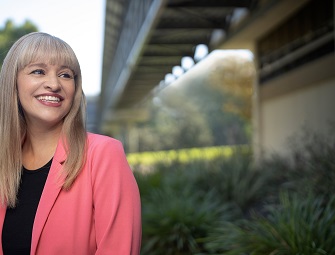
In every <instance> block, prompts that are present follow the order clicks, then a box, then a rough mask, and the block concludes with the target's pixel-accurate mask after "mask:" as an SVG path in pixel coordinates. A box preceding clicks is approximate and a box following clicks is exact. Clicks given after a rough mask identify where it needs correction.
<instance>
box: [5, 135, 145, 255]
mask: <svg viewBox="0 0 335 255" xmlns="http://www.w3.org/2000/svg"><path fill="white" fill-rule="evenodd" d="M65 158H66V154H65V150H64V148H63V146H62V144H61V143H59V144H58V147H57V150H56V153H55V155H54V159H53V162H52V165H51V168H50V172H49V175H48V178H47V181H46V184H45V187H44V190H43V193H42V196H41V200H40V202H39V205H38V208H37V212H36V216H35V222H34V227H33V232H32V243H31V254H33V255H35V254H36V255H60V254H61V255H93V254H96V255H98V254H101V255H102V254H113V255H128V254H131V255H135V254H136V255H138V254H139V253H140V245H141V206H140V196H139V191H138V187H137V184H136V181H135V178H134V176H133V173H132V172H131V170H130V168H129V165H128V163H127V160H126V157H125V154H124V151H123V147H122V145H121V143H120V142H119V141H117V140H115V139H113V138H110V137H106V136H101V135H96V134H90V133H89V134H88V151H87V160H86V163H85V166H84V168H83V169H82V171H81V172H80V174H79V175H78V177H77V179H76V180H75V182H74V183H73V186H72V188H71V189H70V190H69V191H65V190H62V189H61V183H62V182H61V181H60V179H59V172H60V170H61V169H62V164H63V163H64V161H65ZM5 213H6V208H5V207H3V206H1V207H0V227H1V228H0V229H2V226H3V221H4V217H5ZM1 232H2V231H1ZM1 232H0V235H1ZM1 239H2V238H0V242H1ZM0 250H1V252H0V254H1V255H2V244H1V246H0Z"/></svg>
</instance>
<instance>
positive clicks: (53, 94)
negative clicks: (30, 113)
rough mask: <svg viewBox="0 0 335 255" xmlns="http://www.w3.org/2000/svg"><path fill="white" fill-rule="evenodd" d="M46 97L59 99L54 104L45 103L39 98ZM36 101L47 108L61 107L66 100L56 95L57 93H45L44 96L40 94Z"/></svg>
mask: <svg viewBox="0 0 335 255" xmlns="http://www.w3.org/2000/svg"><path fill="white" fill-rule="evenodd" d="M42 96H43V97H45V96H51V97H56V98H59V101H58V102H52V101H44V100H39V99H38V98H39V97H42ZM35 98H36V100H37V101H38V102H39V103H41V104H43V105H45V106H52V107H59V106H61V105H62V101H63V100H64V98H63V97H62V96H60V95H59V94H55V93H44V94H39V95H37V96H35Z"/></svg>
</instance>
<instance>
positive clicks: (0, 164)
mask: <svg viewBox="0 0 335 255" xmlns="http://www.w3.org/2000/svg"><path fill="white" fill-rule="evenodd" d="M40 59H45V60H48V61H49V62H50V63H51V64H53V63H61V64H62V65H66V66H68V67H69V68H70V69H72V70H73V72H74V74H75V86H76V90H75V95H74V100H73V104H72V107H71V109H70V111H69V113H68V114H67V115H66V117H65V118H64V123H63V127H62V136H63V137H64V141H63V145H64V146H65V148H66V152H67V158H66V161H65V163H64V169H63V171H64V172H63V174H65V176H66V178H65V182H64V184H63V188H64V189H69V188H70V187H71V185H72V183H73V182H74V180H75V178H76V177H77V175H78V174H79V172H80V169H81V168H82V166H83V164H84V163H85V160H86V158H85V157H86V156H85V155H86V154H85V151H86V130H85V124H84V123H85V120H84V116H85V115H84V113H85V96H84V93H83V91H82V84H81V83H82V78H81V70H80V65H79V62H78V59H77V57H76V55H75V53H74V52H73V50H72V48H71V47H70V46H69V45H68V44H67V43H65V42H64V41H63V40H61V39H59V38H57V37H54V36H51V35H49V34H46V33H41V32H33V33H30V34H27V35H25V36H23V37H21V38H20V39H19V40H18V41H16V42H15V43H14V45H13V46H12V47H11V49H10V50H9V52H8V54H7V56H6V58H5V60H4V63H3V66H2V69H1V72H0V144H1V150H2V151H1V153H0V202H1V204H3V205H7V206H8V207H15V205H16V199H17V192H18V189H19V184H20V180H21V172H22V141H23V139H24V136H25V134H26V129H27V126H26V122H25V119H24V115H23V112H22V110H21V109H20V102H19V99H18V92H17V74H18V72H19V71H20V70H22V69H23V68H24V67H25V66H27V65H28V64H30V63H32V62H34V61H35V60H40Z"/></svg>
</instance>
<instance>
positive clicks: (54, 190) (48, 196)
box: [0, 139, 66, 255]
mask: <svg viewBox="0 0 335 255" xmlns="http://www.w3.org/2000/svg"><path fill="white" fill-rule="evenodd" d="M61 140H62V139H60V141H59V142H58V146H57V149H56V153H55V155H54V158H53V161H52V164H51V167H50V171H49V174H48V178H47V180H46V183H45V186H44V189H43V192H42V196H41V199H40V202H39V204H38V208H37V211H36V215H35V221H34V226H33V232H32V240H31V254H35V253H36V250H37V246H38V242H39V239H40V236H41V233H42V231H43V228H44V225H45V223H46V221H47V219H48V216H49V213H50V211H51V209H52V207H53V205H54V203H55V201H56V199H57V197H58V195H59V192H60V191H61V189H62V185H63V183H64V176H63V175H61V170H62V165H63V163H64V161H65V159H66V153H65V149H64V147H63V145H62V142H61ZM0 217H1V212H0ZM0 255H1V254H0Z"/></svg>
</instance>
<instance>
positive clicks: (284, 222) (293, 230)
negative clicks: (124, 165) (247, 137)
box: [206, 194, 335, 255]
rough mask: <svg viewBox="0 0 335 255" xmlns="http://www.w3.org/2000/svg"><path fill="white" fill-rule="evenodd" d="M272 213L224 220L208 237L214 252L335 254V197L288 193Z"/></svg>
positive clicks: (258, 254) (279, 254) (302, 254)
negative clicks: (228, 221)
mask: <svg viewBox="0 0 335 255" xmlns="http://www.w3.org/2000/svg"><path fill="white" fill-rule="evenodd" d="M280 201H281V203H280V205H279V206H270V207H269V208H268V215H267V216H266V217H265V216H260V215H255V216H254V218H253V219H252V220H248V221H246V220H242V221H240V223H239V224H237V223H235V224H234V223H227V222H225V223H222V226H221V227H220V228H219V229H217V230H216V231H215V233H213V234H212V235H211V237H209V238H208V240H209V242H208V243H207V244H206V247H207V248H208V249H209V250H211V252H212V253H211V254H228V255H241V254H250V255H252V254H257V255H269V254H271V255H298V254H301V255H317V254H320V255H325V254H328V255H333V254H335V246H334V243H335V196H333V197H332V198H331V199H330V200H329V201H327V200H326V199H325V198H324V197H315V196H313V195H310V196H307V197H306V198H305V199H302V198H299V197H298V196H296V195H294V196H292V197H289V196H288V195H287V194H284V195H283V196H282V197H281V200H280Z"/></svg>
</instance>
